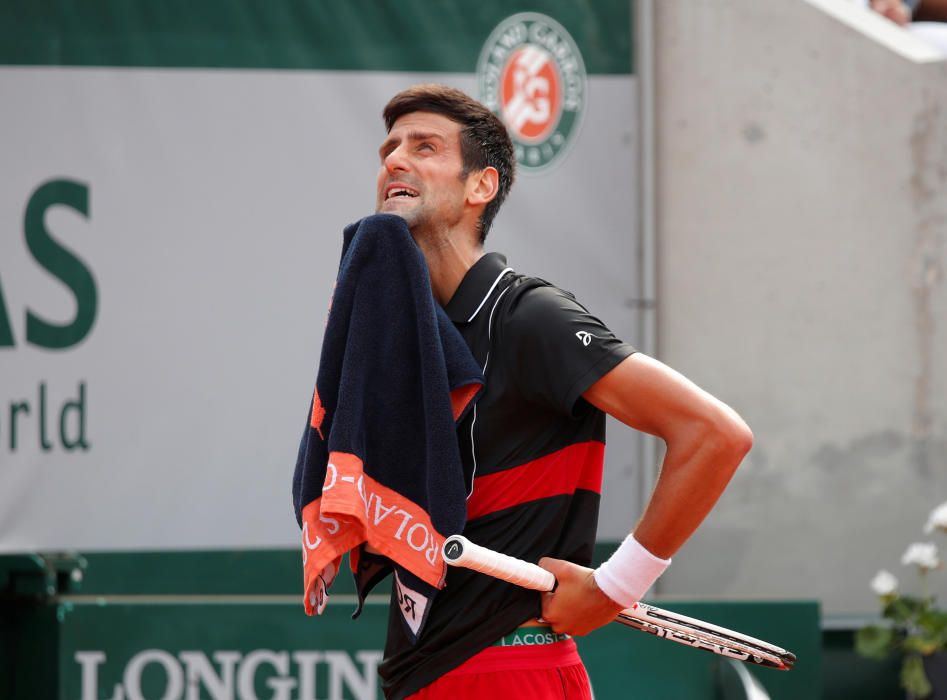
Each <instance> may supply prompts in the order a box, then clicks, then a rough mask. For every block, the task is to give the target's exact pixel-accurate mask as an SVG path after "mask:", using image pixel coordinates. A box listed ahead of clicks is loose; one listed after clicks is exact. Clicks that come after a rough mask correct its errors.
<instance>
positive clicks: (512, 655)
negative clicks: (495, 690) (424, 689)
mask: <svg viewBox="0 0 947 700" xmlns="http://www.w3.org/2000/svg"><path fill="white" fill-rule="evenodd" d="M580 663H582V659H581V658H580V657H579V650H578V649H577V648H576V646H575V640H573V639H566V640H564V641H561V642H556V643H555V644H542V645H538V646H515V647H487V648H486V649H484V650H483V651H481V652H480V653H479V654H476V655H474V656H472V657H470V658H469V659H467V660H466V661H465V662H464V663H462V664H461V665H460V666H458V667H457V668H455V669H453V670H451V671H449V672H448V673H446V674H445V676H455V675H463V674H466V673H491V672H495V671H518V670H530V669H538V668H556V667H560V666H572V665H575V664H580Z"/></svg>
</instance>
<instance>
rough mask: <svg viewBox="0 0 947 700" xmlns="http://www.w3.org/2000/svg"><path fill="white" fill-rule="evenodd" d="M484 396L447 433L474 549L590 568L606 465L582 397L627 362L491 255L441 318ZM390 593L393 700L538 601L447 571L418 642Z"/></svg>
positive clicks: (517, 620)
mask: <svg viewBox="0 0 947 700" xmlns="http://www.w3.org/2000/svg"><path fill="white" fill-rule="evenodd" d="M446 311H447V314H448V316H450V318H451V320H452V321H453V322H454V324H455V325H456V326H457V328H458V329H459V330H460V332H461V334H462V335H463V337H464V339H465V340H466V341H467V344H468V345H469V346H470V349H471V350H472V351H473V354H474V357H475V358H476V359H477V361H478V362H479V363H480V365H481V366H482V367H483V369H484V374H485V376H486V388H485V391H484V393H483V394H482V395H481V398H480V400H479V401H478V402H477V404H476V406H475V408H474V410H472V411H471V412H470V413H469V414H468V416H467V418H466V419H465V420H464V421H462V422H461V424H460V425H459V427H458V438H459V440H460V449H461V454H462V457H463V462H464V472H465V476H466V478H467V483H468V492H469V497H468V499H467V525H466V528H465V530H464V534H465V535H466V536H467V537H468V538H470V540H471V541H473V542H476V543H477V544H481V545H484V546H485V547H489V548H491V549H495V550H498V551H500V552H503V553H505V554H509V555H512V556H514V557H518V558H520V559H525V560H527V561H532V562H535V561H538V560H539V559H540V558H541V557H544V556H551V557H556V558H558V559H567V560H569V561H573V562H576V563H578V564H582V565H584V566H588V565H589V564H590V562H591V558H592V548H593V546H594V543H595V529H596V525H597V522H598V509H599V501H600V494H601V484H602V464H603V461H604V453H605V414H604V413H602V412H601V411H599V410H598V409H596V408H594V407H593V406H591V405H590V404H589V403H587V402H586V401H585V400H584V399H583V398H582V393H583V392H585V391H586V390H587V389H588V388H589V387H591V386H592V384H594V383H595V382H596V381H598V380H599V379H600V378H602V377H603V376H604V375H605V374H607V373H608V372H609V371H610V370H612V369H613V368H614V367H615V366H616V365H617V364H618V363H620V362H621V361H622V360H624V359H625V358H626V357H628V356H629V355H631V354H632V353H634V352H635V350H634V348H632V347H631V346H630V345H627V344H626V343H623V342H622V341H620V340H619V339H617V338H616V337H615V336H614V334H612V332H611V331H610V330H609V329H608V328H607V327H606V326H605V325H604V324H603V323H602V322H601V321H600V320H598V319H597V318H595V317H594V316H593V315H592V314H591V313H589V311H588V310H587V309H586V308H585V307H584V306H582V305H581V304H580V303H579V302H578V301H576V299H575V298H574V297H573V296H572V295H571V294H569V293H568V292H565V291H563V290H561V289H558V288H557V287H555V286H553V285H551V284H549V283H548V282H545V281H544V280H541V279H538V278H535V277H527V276H524V275H521V274H518V273H516V272H515V271H514V270H513V269H512V268H510V267H508V266H507V264H506V259H505V258H504V257H503V256H502V255H500V254H498V253H488V254H487V255H484V256H483V257H482V258H480V260H478V261H477V263H476V264H475V265H474V266H473V267H471V268H470V270H468V272H467V274H466V275H465V277H464V279H463V280H462V281H461V284H460V286H459V287H458V289H457V291H456V293H455V294H454V296H453V297H452V298H451V300H450V302H449V303H448V304H447V306H446ZM395 596H396V593H393V595H392V605H391V614H390V615H389V619H388V637H387V641H386V644H385V656H384V660H383V662H382V664H381V666H380V667H379V672H380V674H381V677H382V686H383V689H384V692H385V697H386V698H389V699H392V700H400V699H401V698H404V697H406V696H408V695H410V694H412V693H414V692H416V691H418V690H420V689H421V688H423V687H424V686H426V685H428V684H429V683H431V682H432V681H434V680H435V679H436V678H438V677H439V676H441V675H443V674H444V673H446V672H447V671H449V670H451V669H452V668H454V667H456V666H459V665H460V664H461V663H463V662H464V661H466V660H467V659H468V658H470V657H471V656H473V655H474V654H476V653H477V652H479V651H481V650H482V649H484V648H486V647H488V646H490V645H491V644H492V643H493V642H495V641H496V640H497V639H499V638H500V637H502V636H503V635H505V634H508V633H509V632H511V631H512V630H514V629H515V628H516V627H517V626H519V625H520V624H521V623H522V622H524V621H526V620H529V619H533V618H536V617H538V616H539V615H540V612H541V604H540V596H539V594H538V593H536V592H535V591H529V590H525V589H522V588H518V587H516V586H513V585H511V584H508V583H504V582H502V581H498V580H496V579H493V578H491V577H489V576H484V575H483V574H479V573H475V572H472V571H469V570H466V569H454V568H452V569H450V570H449V572H448V575H447V586H446V587H445V588H444V590H443V591H441V592H440V593H439V594H438V596H437V597H436V598H435V599H434V601H433V604H432V608H431V610H430V612H429V616H428V618H427V622H426V623H425V627H424V629H423V631H422V633H421V636H420V638H419V639H418V640H417V643H415V644H412V643H411V641H410V638H409V636H408V633H407V631H406V629H405V625H404V622H403V620H402V617H401V614H400V613H399V611H398V605H397V600H396V598H395Z"/></svg>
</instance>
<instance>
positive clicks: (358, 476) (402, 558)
mask: <svg viewBox="0 0 947 700" xmlns="http://www.w3.org/2000/svg"><path fill="white" fill-rule="evenodd" d="M302 516H303V531H302V540H303V541H302V547H303V576H304V579H305V584H306V612H307V613H309V614H310V615H311V614H313V612H312V611H311V610H310V607H311V606H310V592H311V591H312V590H313V589H314V586H315V582H316V579H317V577H318V576H319V574H321V573H322V571H323V569H325V567H326V566H327V565H328V564H329V563H331V562H333V561H335V560H336V559H338V558H339V557H340V556H342V554H344V553H345V552H347V551H349V550H350V549H352V548H353V547H357V546H358V545H360V544H361V543H362V542H367V543H368V544H370V545H371V546H372V547H374V548H375V549H376V550H378V551H379V552H381V553H382V554H383V555H385V556H386V557H388V558H389V559H391V560H392V561H394V562H397V563H398V564H400V565H401V566H403V567H405V568H406V569H407V570H408V571H410V572H412V573H413V574H415V575H416V576H417V577H418V578H420V579H421V580H423V581H425V582H426V583H429V584H430V585H432V586H436V587H437V588H442V587H443V585H444V576H445V565H444V561H443V559H442V558H441V556H440V552H441V545H442V544H443V542H444V536H443V535H441V534H440V533H439V532H437V531H436V530H435V529H434V526H433V525H432V523H431V518H430V516H429V515H428V514H427V512H425V511H424V509H423V508H421V507H420V506H418V505H417V504H416V503H414V502H413V501H411V500H409V499H407V498H405V497H404V496H402V495H401V494H399V493H396V492H395V491H393V490H391V489H389V488H388V487H386V486H383V485H382V484H380V483H379V482H377V481H376V480H375V479H373V478H372V477H370V476H368V475H367V474H365V471H364V466H363V464H362V460H361V459H359V458H358V457H356V456H355V455H353V454H348V453H345V452H332V453H331V454H330V455H329V464H328V467H327V469H326V480H325V483H324V484H323V487H322V496H321V497H320V498H317V499H315V500H314V501H312V502H310V503H309V504H307V505H306V507H305V508H303V512H302Z"/></svg>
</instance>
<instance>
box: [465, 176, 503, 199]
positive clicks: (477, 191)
mask: <svg viewBox="0 0 947 700" xmlns="http://www.w3.org/2000/svg"><path fill="white" fill-rule="evenodd" d="M499 191H500V173H498V172H497V169H496V168H494V167H490V166H487V167H486V168H484V169H483V170H478V171H476V172H473V173H471V174H470V175H469V176H468V177H467V203H468V204H471V205H473V206H479V205H483V206H486V205H487V204H489V203H490V202H491V201H493V198H494V197H496V196H497V192H499Z"/></svg>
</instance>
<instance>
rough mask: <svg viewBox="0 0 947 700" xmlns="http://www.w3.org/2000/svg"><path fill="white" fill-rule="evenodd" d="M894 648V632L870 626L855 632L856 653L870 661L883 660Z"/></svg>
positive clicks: (888, 628)
mask: <svg viewBox="0 0 947 700" xmlns="http://www.w3.org/2000/svg"><path fill="white" fill-rule="evenodd" d="M893 646H894V630H892V629H891V628H890V627H880V626H879V625H869V626H868V627H862V628H861V629H860V630H858V631H857V632H855V651H856V652H858V653H859V654H861V655H862V656H867V657H868V658H869V659H883V658H884V657H885V656H887V655H888V652H889V651H891V648H892V647H893Z"/></svg>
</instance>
